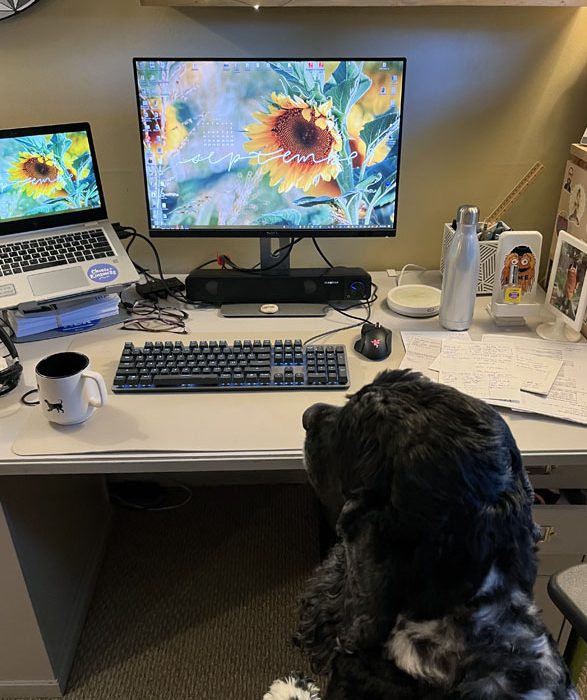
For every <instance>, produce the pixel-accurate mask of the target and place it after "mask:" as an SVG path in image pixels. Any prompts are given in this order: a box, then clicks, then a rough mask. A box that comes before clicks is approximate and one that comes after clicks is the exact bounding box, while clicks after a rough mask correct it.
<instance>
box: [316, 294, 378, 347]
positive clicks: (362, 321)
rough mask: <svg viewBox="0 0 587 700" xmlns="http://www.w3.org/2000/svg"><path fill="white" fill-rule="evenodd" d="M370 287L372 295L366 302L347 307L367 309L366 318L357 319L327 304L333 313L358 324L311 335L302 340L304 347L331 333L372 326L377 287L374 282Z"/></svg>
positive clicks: (345, 311)
mask: <svg viewBox="0 0 587 700" xmlns="http://www.w3.org/2000/svg"><path fill="white" fill-rule="evenodd" d="M371 286H372V287H373V293H372V294H371V296H370V297H369V299H367V300H366V301H362V302H360V303H358V304H353V305H352V306H349V307H348V309H357V308H360V307H365V306H366V307H367V316H366V317H365V318H359V317H358V316H353V315H352V314H349V313H347V310H344V311H343V310H342V309H339V308H338V307H336V306H333V305H332V304H329V307H330V308H331V309H332V310H333V311H338V313H339V314H342V315H343V316H347V317H348V318H354V319H357V321H358V323H352V324H350V325H348V326H342V327H341V328H333V329H332V330H330V331H325V332H324V333H318V334H317V335H313V336H312V337H311V338H308V339H307V340H304V343H303V344H304V345H308V344H309V343H311V342H313V341H314V340H318V338H324V337H326V336H327V335H332V334H333V333H340V331H347V330H349V329H351V328H357V327H358V326H362V325H364V324H365V323H369V324H372V322H371V321H370V318H371V306H372V304H373V303H374V302H376V301H377V291H378V289H379V287H378V286H377V285H376V284H375V282H371Z"/></svg>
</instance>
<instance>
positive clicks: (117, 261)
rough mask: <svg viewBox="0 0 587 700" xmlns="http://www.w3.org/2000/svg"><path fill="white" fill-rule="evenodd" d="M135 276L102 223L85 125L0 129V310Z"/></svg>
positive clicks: (114, 286) (108, 286)
mask: <svg viewBox="0 0 587 700" xmlns="http://www.w3.org/2000/svg"><path fill="white" fill-rule="evenodd" d="M138 278H139V276H138V273H137V271H136V270H135V267H134V265H133V264H132V262H131V260H130V258H129V256H128V254H127V252H126V250H125V248H124V246H123V245H122V243H121V241H120V240H119V238H118V236H117V235H116V233H115V231H114V229H113V228H112V226H111V224H110V223H109V222H108V220H107V214H106V205H105V203H104V194H103V192H102V184H101V182H100V174H99V172H98V164H97V161H96V154H95V151H94V143H93V140H92V134H91V131H90V125H89V124H86V123H76V124H60V125H57V126H39V127H31V128H25V129H4V130H0V309H13V308H16V307H20V308H21V309H34V308H38V307H39V306H43V305H46V304H48V303H51V302H53V301H59V300H63V299H64V298H68V297H72V296H79V295H84V294H96V293H99V292H103V291H106V290H107V291H108V292H116V291H120V290H122V289H124V288H125V287H126V286H128V285H129V284H132V283H133V282H136V281H137V280H138Z"/></svg>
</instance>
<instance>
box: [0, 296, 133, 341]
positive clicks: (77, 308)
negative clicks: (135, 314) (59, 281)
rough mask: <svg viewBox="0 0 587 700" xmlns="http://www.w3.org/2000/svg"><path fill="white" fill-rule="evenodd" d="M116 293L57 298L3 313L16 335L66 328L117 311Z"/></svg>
mask: <svg viewBox="0 0 587 700" xmlns="http://www.w3.org/2000/svg"><path fill="white" fill-rule="evenodd" d="M119 303H120V297H119V296H118V294H97V295H92V296H89V297H83V298H78V299H70V300H68V301H62V302H57V303H55V304H50V305H48V306H45V307H43V308H42V309H40V310H35V311H22V310H20V309H19V310H17V311H8V312H7V314H6V316H7V320H8V323H9V324H10V326H11V328H12V330H13V331H14V334H15V336H16V337H17V338H24V337H26V336H30V335H37V334H38V333H44V332H46V331H51V330H55V329H59V330H63V331H67V330H70V329H71V330H75V329H77V328H81V327H84V326H88V325H91V324H95V323H97V322H98V321H99V320H100V319H103V318H107V317H109V316H115V315H117V314H118V304H119Z"/></svg>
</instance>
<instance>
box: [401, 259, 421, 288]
mask: <svg viewBox="0 0 587 700" xmlns="http://www.w3.org/2000/svg"><path fill="white" fill-rule="evenodd" d="M408 267H415V268H416V269H417V270H427V269H428V268H427V267H422V265H416V264H415V263H406V264H405V265H404V266H403V267H402V269H401V271H400V273H399V277H398V278H397V286H398V287H399V286H400V284H401V283H402V277H403V276H404V272H405V271H406V269H407V268H408Z"/></svg>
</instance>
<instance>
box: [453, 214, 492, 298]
mask: <svg viewBox="0 0 587 700" xmlns="http://www.w3.org/2000/svg"><path fill="white" fill-rule="evenodd" d="M454 235H455V231H454V229H453V227H452V226H451V225H450V224H448V223H445V224H444V234H443V236H442V252H441V256H440V272H441V273H444V258H445V256H446V253H447V252H448V249H449V246H450V244H451V242H452V239H453V237H454ZM498 245H499V241H479V280H478V281H477V295H482V294H491V293H492V291H493V281H494V279H495V255H496V253H497V246H498Z"/></svg>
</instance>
